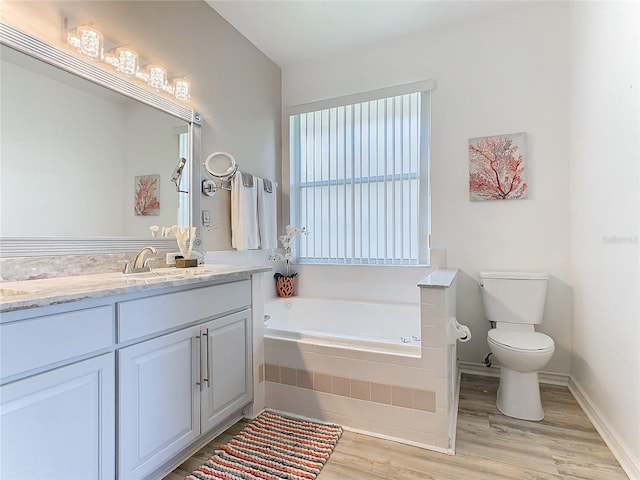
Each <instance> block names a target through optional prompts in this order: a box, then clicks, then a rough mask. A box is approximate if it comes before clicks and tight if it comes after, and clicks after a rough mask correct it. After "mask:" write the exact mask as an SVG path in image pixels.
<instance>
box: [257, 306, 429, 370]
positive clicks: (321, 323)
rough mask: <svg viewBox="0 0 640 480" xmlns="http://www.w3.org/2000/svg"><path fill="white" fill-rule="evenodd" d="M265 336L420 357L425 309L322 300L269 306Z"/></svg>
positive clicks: (266, 309) (266, 312) (266, 311)
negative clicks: (421, 311) (422, 320)
mask: <svg viewBox="0 0 640 480" xmlns="http://www.w3.org/2000/svg"><path fill="white" fill-rule="evenodd" d="M264 328H265V329H264V335H265V337H266V338H274V339H280V340H290V341H295V342H299V343H305V344H313V345H322V346H331V347H336V348H346V349H350V350H360V351H368V352H377V353H389V354H394V355H403V356H409V357H420V354H421V343H420V306H419V305H418V304H416V305H412V304H406V303H367V302H356V301H347V300H333V299H320V298H301V297H292V298H277V299H274V300H272V301H268V302H266V304H265V325H264Z"/></svg>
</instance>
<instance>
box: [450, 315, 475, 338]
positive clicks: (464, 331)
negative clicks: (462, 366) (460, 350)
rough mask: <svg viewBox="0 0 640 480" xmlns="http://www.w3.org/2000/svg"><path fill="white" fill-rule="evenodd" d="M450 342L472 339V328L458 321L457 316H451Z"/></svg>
mask: <svg viewBox="0 0 640 480" xmlns="http://www.w3.org/2000/svg"><path fill="white" fill-rule="evenodd" d="M448 331H449V344H451V345H455V343H456V342H461V343H466V342H468V341H469V340H471V330H470V329H469V327H467V326H466V325H462V324H460V323H458V320H457V319H456V318H455V317H449V328H448Z"/></svg>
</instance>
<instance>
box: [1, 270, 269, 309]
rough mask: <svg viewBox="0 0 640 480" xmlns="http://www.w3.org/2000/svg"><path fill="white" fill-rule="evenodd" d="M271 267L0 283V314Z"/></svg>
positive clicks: (157, 272) (177, 285)
mask: <svg viewBox="0 0 640 480" xmlns="http://www.w3.org/2000/svg"><path fill="white" fill-rule="evenodd" d="M270 270H271V267H263V266H230V265H202V266H200V267H193V268H175V267H168V268H157V269H155V270H152V271H151V272H145V273H133V274H127V275H125V274H123V273H120V272H110V273H99V274H93V275H76V276H70V277H58V278H47V279H42V280H25V281H21V282H0V313H5V312H12V311H15V310H23V309H27V308H35V307H46V306H50V305H56V304H60V303H68V302H76V301H78V300H88V299H93V298H103V297H109V296H114V295H123V294H127V293H135V292H141V291H150V290H157V289H160V288H166V287H179V286H184V285H191V284H195V283H200V282H206V281H211V280H228V279H231V280H233V279H234V278H236V277H237V278H240V277H243V276H246V275H250V274H252V273H260V272H268V271H270Z"/></svg>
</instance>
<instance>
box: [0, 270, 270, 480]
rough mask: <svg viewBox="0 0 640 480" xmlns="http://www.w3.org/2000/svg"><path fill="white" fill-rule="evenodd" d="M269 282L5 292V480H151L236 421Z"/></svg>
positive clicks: (58, 285)
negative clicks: (260, 294) (258, 290)
mask: <svg viewBox="0 0 640 480" xmlns="http://www.w3.org/2000/svg"><path fill="white" fill-rule="evenodd" d="M267 270H269V269H268V268H262V267H256V268H253V267H207V266H203V267H198V268H193V269H185V271H184V272H180V270H178V269H175V268H173V269H169V268H168V269H159V270H156V271H153V272H150V273H146V274H140V275H136V274H133V275H123V274H120V273H112V274H100V275H84V276H77V277H66V278H62V279H61V278H57V279H47V280H33V281H26V282H11V283H4V284H2V290H3V292H2V299H1V300H0V312H2V316H1V320H0V341H1V350H0V352H1V353H0V355H1V358H0V360H1V363H0V377H1V380H0V399H1V400H0V401H1V410H0V414H1V418H0V421H1V424H2V431H1V433H0V449H1V450H2V457H3V458H2V466H1V471H0V477H2V478H39V477H42V474H43V471H46V474H45V476H46V477H47V478H68V479H70V478H82V479H94V478H95V479H113V478H118V479H145V478H157V477H158V476H159V475H161V474H162V473H163V472H165V471H166V469H167V468H168V467H171V466H172V465H175V463H176V462H178V461H180V460H181V459H182V458H184V457H185V456H186V455H188V454H189V453H190V452H191V451H193V449H194V448H197V447H199V446H200V445H202V444H203V443H204V442H205V441H207V440H208V439H209V438H211V437H212V436H213V435H214V434H215V433H217V432H219V431H220V430H221V429H223V428H226V427H227V426H228V425H230V424H231V423H234V422H235V421H237V420H238V419H239V418H240V417H241V416H242V411H243V409H244V408H245V407H247V406H248V405H250V404H251V402H252V401H253V389H254V377H253V359H252V355H253V337H252V325H253V314H252V312H253V309H252V307H253V306H254V301H255V299H252V291H255V290H254V289H253V288H252V283H254V282H256V281H259V278H258V277H259V275H258V274H260V273H261V272H264V271H267ZM254 296H255V295H254ZM259 301H261V300H259ZM258 310H259V311H261V310H262V306H261V305H259V306H258Z"/></svg>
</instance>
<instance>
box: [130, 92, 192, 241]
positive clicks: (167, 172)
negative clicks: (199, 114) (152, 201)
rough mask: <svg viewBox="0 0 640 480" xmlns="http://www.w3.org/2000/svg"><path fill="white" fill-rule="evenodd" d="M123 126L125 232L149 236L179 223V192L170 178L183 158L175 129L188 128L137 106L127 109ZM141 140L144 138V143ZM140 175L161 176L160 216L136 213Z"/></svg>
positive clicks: (132, 235)
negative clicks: (157, 228)
mask: <svg viewBox="0 0 640 480" xmlns="http://www.w3.org/2000/svg"><path fill="white" fill-rule="evenodd" d="M124 126H125V131H126V135H125V137H124V138H123V140H124V141H123V149H124V152H123V157H122V158H123V175H122V178H121V179H120V182H121V183H122V185H123V188H122V190H123V194H124V197H125V199H126V201H125V202H124V205H123V211H122V219H123V227H122V231H123V232H124V233H123V234H124V236H130V237H142V236H145V235H147V236H148V235H150V232H149V227H150V226H152V225H158V226H160V227H170V226H172V225H175V224H176V223H177V218H178V193H177V192H176V188H175V185H174V184H173V183H171V182H170V179H171V174H172V173H173V169H174V168H175V166H176V164H177V163H178V159H179V158H180V157H179V137H178V133H177V130H176V129H178V130H179V129H180V127H184V128H186V122H183V121H182V120H180V119H179V118H175V117H172V116H171V115H158V112H157V110H155V109H153V108H151V107H149V106H147V105H141V104H137V103H136V104H133V105H128V106H127V108H126V109H125V122H124ZM140 138H144V142H141V141H140ZM140 175H160V182H159V185H158V191H157V192H156V193H158V200H159V202H160V212H159V213H160V214H159V215H153V216H146V215H144V216H143V215H136V214H135V213H134V203H133V198H134V195H135V177H137V176H140Z"/></svg>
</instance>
